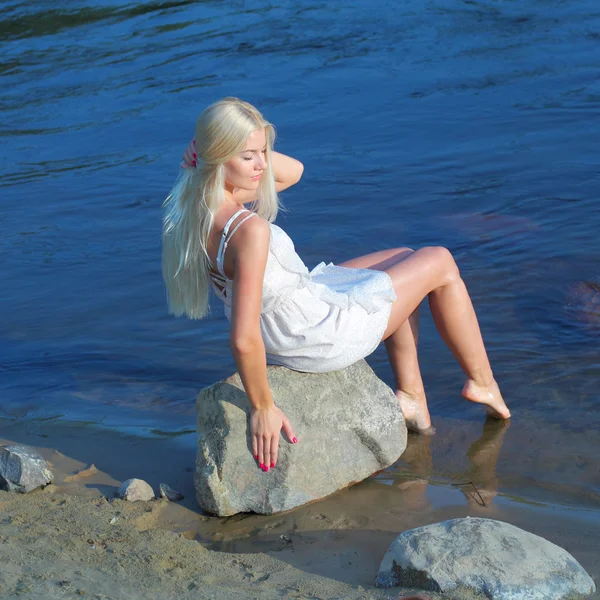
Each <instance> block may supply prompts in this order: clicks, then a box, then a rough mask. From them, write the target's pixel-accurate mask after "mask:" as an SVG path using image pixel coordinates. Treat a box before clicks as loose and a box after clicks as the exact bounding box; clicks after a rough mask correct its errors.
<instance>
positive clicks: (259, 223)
mask: <svg viewBox="0 0 600 600" xmlns="http://www.w3.org/2000/svg"><path fill="white" fill-rule="evenodd" d="M270 234H271V232H270V227H269V224H268V223H267V222H266V221H264V220H262V219H259V218H253V219H248V221H247V222H246V223H245V224H244V225H243V226H242V227H240V229H239V230H238V232H237V235H236V236H235V237H234V238H233V239H232V242H231V243H230V244H229V248H230V252H233V258H234V261H235V271H234V278H233V304H232V310H231V334H230V346H231V352H232V354H233V357H234V359H235V363H236V366H237V369H238V372H239V374H240V377H241V379H242V383H243V384H244V389H245V391H246V395H247V396H248V399H249V401H250V404H251V406H252V416H251V419H250V428H251V436H252V453H253V455H254V457H255V458H256V459H257V460H258V463H259V465H265V469H264V470H268V469H269V467H272V466H274V465H275V464H276V463H277V454H278V447H279V435H280V432H281V429H282V427H283V429H284V431H285V433H286V435H287V437H288V439H290V440H292V441H294V440H295V437H294V432H293V430H292V427H291V425H290V422H289V421H288V419H287V417H286V416H285V415H284V414H283V412H282V411H281V410H280V409H279V408H277V407H276V406H275V403H274V402H273V397H272V395H271V390H270V388H269V382H268V380H267V359H266V352H265V346H264V343H263V340H262V335H261V331H260V312H261V307H262V286H263V279H264V275H265V268H266V264H267V258H268V254H269V239H270Z"/></svg>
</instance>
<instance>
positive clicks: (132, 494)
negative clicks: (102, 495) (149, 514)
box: [117, 478, 154, 502]
mask: <svg viewBox="0 0 600 600" xmlns="http://www.w3.org/2000/svg"><path fill="white" fill-rule="evenodd" d="M117 496H119V498H122V499H123V500H129V502H137V501H138V500H141V501H142V502H147V501H148V500H153V499H154V490H153V489H152V488H151V487H150V486H149V485H148V484H147V483H146V482H145V481H144V480H143V479H135V478H134V479H128V480H127V481H124V482H123V483H122V484H121V487H120V488H119V491H118V492H117Z"/></svg>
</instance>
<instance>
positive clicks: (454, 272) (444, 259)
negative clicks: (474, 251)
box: [426, 246, 460, 285]
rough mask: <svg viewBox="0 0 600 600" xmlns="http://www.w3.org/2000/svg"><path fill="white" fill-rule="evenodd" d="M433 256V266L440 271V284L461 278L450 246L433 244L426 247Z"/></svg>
mask: <svg viewBox="0 0 600 600" xmlns="http://www.w3.org/2000/svg"><path fill="white" fill-rule="evenodd" d="M426 249H427V250H428V251H429V253H430V256H431V262H432V266H433V267H434V268H435V270H436V271H437V273H438V276H439V278H440V285H447V284H449V283H453V282H455V281H456V280H458V279H460V271H459V270H458V265H457V264H456V261H455V260H454V257H453V256H452V253H451V252H450V250H448V248H444V247H443V246H431V247H429V248H426Z"/></svg>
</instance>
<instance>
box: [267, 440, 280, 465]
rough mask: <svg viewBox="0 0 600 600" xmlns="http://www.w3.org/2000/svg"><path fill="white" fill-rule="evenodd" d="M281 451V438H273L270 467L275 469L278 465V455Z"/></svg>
mask: <svg viewBox="0 0 600 600" xmlns="http://www.w3.org/2000/svg"><path fill="white" fill-rule="evenodd" d="M278 451H279V436H273V437H272V438H271V458H270V460H269V464H268V466H270V467H271V468H273V467H274V466H275V465H276V464H277V453H278Z"/></svg>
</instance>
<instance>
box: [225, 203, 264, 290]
mask: <svg viewBox="0 0 600 600" xmlns="http://www.w3.org/2000/svg"><path fill="white" fill-rule="evenodd" d="M243 212H248V213H250V214H249V215H248V216H247V217H244V218H243V219H242V220H241V221H240V222H239V223H238V224H237V225H236V226H235V227H234V228H233V231H232V232H231V233H230V234H229V235H227V234H228V233H229V227H230V226H231V224H232V223H233V222H234V221H235V219H236V218H237V217H238V216H239V215H241V214H242V213H243ZM255 215H256V213H255V212H252V211H250V210H248V209H246V208H242V209H241V210H238V211H237V212H236V213H235V214H234V215H233V216H232V217H231V218H230V219H229V220H228V221H227V223H225V227H223V234H222V235H221V242H220V243H219V251H218V252H217V269H218V271H219V273H221V275H222V276H223V277H224V278H225V279H227V276H226V275H225V271H224V270H223V263H224V260H225V251H226V250H227V244H229V240H230V239H231V236H232V235H233V234H234V233H235V232H236V231H237V229H238V227H239V226H240V225H241V224H242V223H243V222H244V221H247V220H248V219H249V218H250V217H254V216H255Z"/></svg>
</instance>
